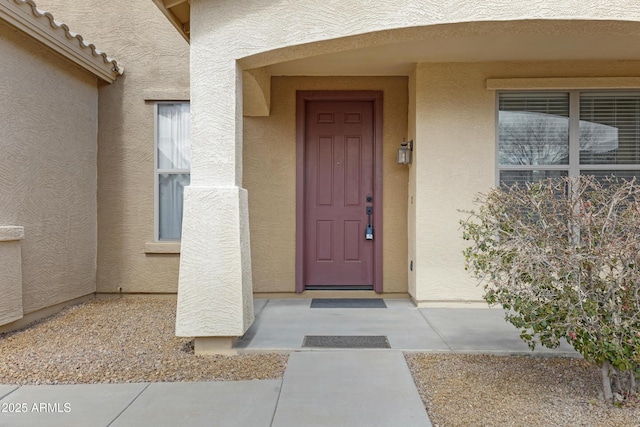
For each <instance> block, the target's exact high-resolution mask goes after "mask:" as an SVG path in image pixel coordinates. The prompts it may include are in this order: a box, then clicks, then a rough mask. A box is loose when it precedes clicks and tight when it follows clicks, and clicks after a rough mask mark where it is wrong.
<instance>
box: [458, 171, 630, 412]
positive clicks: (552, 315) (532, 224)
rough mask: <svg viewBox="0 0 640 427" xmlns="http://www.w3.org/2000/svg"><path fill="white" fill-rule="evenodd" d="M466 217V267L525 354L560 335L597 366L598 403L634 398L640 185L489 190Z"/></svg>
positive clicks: (585, 180)
mask: <svg viewBox="0 0 640 427" xmlns="http://www.w3.org/2000/svg"><path fill="white" fill-rule="evenodd" d="M474 202H475V204H476V206H477V209H476V210H472V211H463V212H466V213H467V214H469V217H468V218H467V219H466V220H465V221H462V222H461V223H462V229H463V237H464V238H465V239H466V240H469V241H470V242H471V246H469V247H468V248H467V249H466V250H465V251H464V255H465V259H466V269H467V270H469V271H470V272H471V274H472V275H473V276H474V277H476V278H478V279H479V281H480V283H481V284H483V286H484V290H485V293H484V298H485V300H486V301H487V302H488V303H489V304H492V305H493V304H501V305H502V307H503V308H504V309H505V318H506V320H507V321H508V322H510V323H512V324H513V325H514V326H515V327H517V328H519V329H520V330H521V334H520V337H521V338H522V339H523V340H524V341H526V342H527V344H528V345H529V347H530V348H532V349H533V348H534V347H535V346H536V344H538V343H539V344H542V345H543V346H545V347H549V348H555V347H557V346H558V345H559V344H560V339H561V338H565V339H566V340H567V342H569V343H570V344H571V345H572V346H573V347H574V348H575V349H576V351H578V352H579V353H581V354H582V355H583V356H584V358H585V359H586V360H587V361H589V362H591V363H594V364H597V365H598V366H599V367H600V370H601V373H602V385H603V392H604V398H605V399H606V400H608V401H610V402H611V401H615V402H621V401H623V400H625V399H629V398H633V396H637V393H638V386H637V379H638V378H639V377H640V185H638V184H637V183H636V182H635V180H633V181H624V180H616V179H615V178H608V179H605V180H600V181H598V180H596V179H595V178H594V177H589V176H580V177H573V178H569V177H565V178H559V179H548V180H543V181H539V182H535V183H527V184H525V185H522V184H520V185H518V184H516V185H514V186H512V187H508V188H497V189H493V190H491V191H490V192H488V193H487V194H481V195H478V196H476V199H475V201H474Z"/></svg>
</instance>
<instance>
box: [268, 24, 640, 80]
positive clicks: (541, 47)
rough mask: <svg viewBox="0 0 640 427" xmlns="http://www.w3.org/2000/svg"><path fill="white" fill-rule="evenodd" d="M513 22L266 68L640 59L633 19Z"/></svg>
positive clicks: (384, 68) (343, 71) (345, 69)
mask: <svg viewBox="0 0 640 427" xmlns="http://www.w3.org/2000/svg"><path fill="white" fill-rule="evenodd" d="M519 24H520V26H519V27H518V28H515V26H514V22H513V21H511V22H493V23H491V22H485V23H474V24H467V26H473V27H475V29H476V30H478V29H482V31H471V32H470V33H467V31H460V34H457V35H456V34H452V31H443V33H442V34H438V33H437V32H436V31H433V30H434V28H433V27H430V28H423V30H424V31H423V34H422V36H418V38H416V39H413V40H406V38H405V37H400V38H405V40H402V41H400V42H395V43H389V44H381V45H373V46H368V47H364V48H357V49H353V50H344V51H338V52H331V53H326V54H321V55H316V56H308V57H305V58H300V59H294V60H289V61H283V62H279V63H275V64H271V65H269V66H267V70H268V71H269V74H271V75H275V76H278V75H310V76H311V75H313V76H318V75H378V76H379V75H408V74H409V73H410V72H411V70H412V69H413V67H414V65H415V64H416V63H421V62H488V61H560V60H577V61H580V60H640V49H637V46H639V45H640V24H638V23H635V22H609V21H520V22H519ZM451 25H453V26H463V25H465V24H451ZM480 27H485V28H480ZM487 27H488V28H487ZM489 28H492V29H489ZM465 33H467V34H465ZM417 34H418V33H416V35H417Z"/></svg>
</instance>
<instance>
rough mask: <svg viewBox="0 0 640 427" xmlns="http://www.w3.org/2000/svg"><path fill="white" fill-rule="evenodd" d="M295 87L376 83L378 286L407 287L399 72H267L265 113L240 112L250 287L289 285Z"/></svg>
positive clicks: (403, 105)
mask: <svg viewBox="0 0 640 427" xmlns="http://www.w3.org/2000/svg"><path fill="white" fill-rule="evenodd" d="M297 90H380V91H383V97H384V98H383V141H382V143H383V150H384V154H383V166H382V169H383V204H384V208H383V209H384V213H383V214H384V216H383V220H384V230H383V245H384V248H383V275H384V277H383V286H384V291H385V292H407V229H406V217H407V205H406V194H407V182H408V168H407V167H406V166H402V165H398V164H396V150H397V148H398V147H399V146H400V142H401V141H402V138H403V137H406V135H407V79H406V78H405V77H362V78H361V77H274V78H273V79H272V86H271V96H272V98H271V115H270V116H269V117H260V118H257V117H245V118H244V152H243V161H244V167H243V170H244V176H243V182H244V185H245V188H246V189H247V190H248V191H249V218H250V221H249V223H250V227H251V257H252V260H251V262H252V269H253V290H254V292H294V291H295V268H296V265H295V251H296V247H295V238H296V234H295V233H296V229H295V228H296V217H295V207H296V197H295V192H296V91H297Z"/></svg>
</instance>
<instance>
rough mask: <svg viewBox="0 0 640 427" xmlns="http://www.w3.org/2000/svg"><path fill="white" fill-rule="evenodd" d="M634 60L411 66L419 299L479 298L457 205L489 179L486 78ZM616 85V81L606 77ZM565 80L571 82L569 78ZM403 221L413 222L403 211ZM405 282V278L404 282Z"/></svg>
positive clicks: (621, 68)
mask: <svg viewBox="0 0 640 427" xmlns="http://www.w3.org/2000/svg"><path fill="white" fill-rule="evenodd" d="M638 70H640V63H639V62H631V61H609V62H604V61H600V62H589V61H582V62H511V63H509V62H496V63H448V64H442V63H423V64H419V65H418V66H417V70H416V117H417V119H416V141H417V143H416V151H415V153H414V154H415V155H416V162H415V164H414V166H413V168H414V169H413V172H415V177H414V176H413V174H412V176H411V181H412V182H411V187H413V186H415V201H416V213H415V229H416V269H415V282H416V293H415V294H413V295H414V298H415V299H416V300H418V301H431V302H433V301H455V300H465V301H470V300H480V299H481V291H482V290H481V289H480V288H478V287H476V285H475V282H474V281H473V280H472V279H470V277H469V276H468V274H467V273H466V272H465V271H464V259H463V256H462V250H463V248H464V247H465V242H464V240H462V233H461V230H460V225H459V222H458V221H459V220H460V219H462V218H463V217H464V215H463V214H461V213H459V212H458V211H457V210H458V209H470V208H472V207H473V205H472V203H471V201H472V199H473V196H474V194H475V193H477V192H483V191H486V190H487V189H488V188H490V187H492V186H494V184H495V150H496V141H495V120H496V105H495V91H491V90H487V89H486V88H485V87H486V86H485V85H486V79H488V78H519V77H531V78H541V77H567V78H571V77H616V76H619V77H623V76H637V75H638ZM613 81H614V82H615V80H613ZM567 84H568V85H572V86H573V85H575V84H574V83H573V82H572V81H571V80H570V79H569V80H567ZM409 221H410V222H411V221H413V219H412V218H411V216H410V220H409ZM410 280H411V279H410Z"/></svg>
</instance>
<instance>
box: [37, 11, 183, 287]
mask: <svg viewBox="0 0 640 427" xmlns="http://www.w3.org/2000/svg"><path fill="white" fill-rule="evenodd" d="M38 6H39V7H41V8H42V9H44V10H47V11H50V12H51V13H52V14H53V15H54V16H55V17H56V19H59V20H60V21H62V22H65V23H67V24H69V26H70V27H71V29H72V30H73V31H76V32H79V33H81V34H82V35H83V36H85V38H86V39H87V40H89V41H91V42H93V43H95V44H96V45H97V46H99V48H100V49H102V50H104V51H106V52H108V53H109V55H111V56H113V57H114V58H117V60H118V62H119V63H121V64H123V66H124V67H125V74H124V75H123V76H121V77H120V78H118V80H117V81H116V82H115V83H114V84H112V85H104V86H101V87H100V90H99V92H100V100H99V134H98V273H97V290H98V292H117V291H118V288H122V291H123V292H176V291H177V284H178V264H179V254H167V253H145V247H146V244H147V243H150V242H153V241H154V235H153V233H154V231H153V230H154V228H153V227H154V164H153V162H154V105H153V102H145V98H153V99H166V100H188V99H189V45H188V44H187V43H186V41H185V40H184V39H183V38H182V37H181V36H180V35H179V34H178V33H177V32H176V31H175V29H174V28H173V26H172V25H171V24H170V23H169V21H167V19H166V18H165V17H164V16H163V15H162V13H161V12H160V11H159V10H158V8H157V7H156V6H155V5H154V4H153V2H152V1H151V0H142V1H130V0H113V1H108V2H105V1H102V0H83V1H80V2H79V1H68V0H38ZM158 251H159V252H163V249H161V248H160V249H158Z"/></svg>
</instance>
